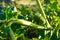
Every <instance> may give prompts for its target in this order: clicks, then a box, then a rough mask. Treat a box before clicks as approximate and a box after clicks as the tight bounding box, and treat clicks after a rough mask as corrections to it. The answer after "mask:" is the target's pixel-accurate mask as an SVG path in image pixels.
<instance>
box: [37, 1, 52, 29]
mask: <svg viewBox="0 0 60 40" xmlns="http://www.w3.org/2000/svg"><path fill="white" fill-rule="evenodd" d="M36 3H37V6H38V7H39V11H40V12H41V13H42V15H43V17H44V18H45V20H46V23H47V27H48V28H50V27H51V25H50V24H49V22H48V20H47V18H46V15H45V12H44V10H43V7H42V5H41V2H40V0H36Z"/></svg>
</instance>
